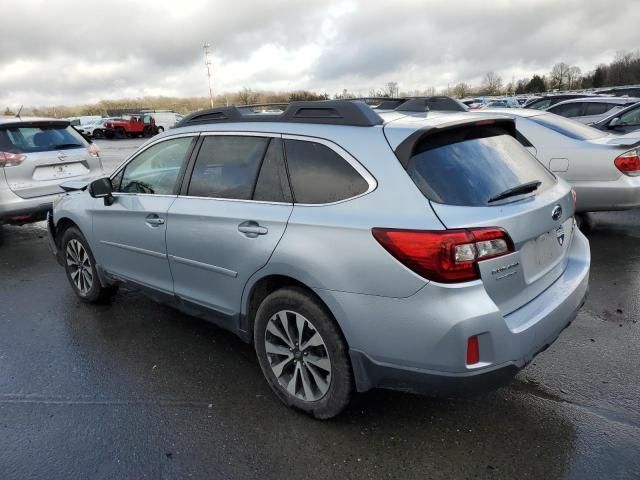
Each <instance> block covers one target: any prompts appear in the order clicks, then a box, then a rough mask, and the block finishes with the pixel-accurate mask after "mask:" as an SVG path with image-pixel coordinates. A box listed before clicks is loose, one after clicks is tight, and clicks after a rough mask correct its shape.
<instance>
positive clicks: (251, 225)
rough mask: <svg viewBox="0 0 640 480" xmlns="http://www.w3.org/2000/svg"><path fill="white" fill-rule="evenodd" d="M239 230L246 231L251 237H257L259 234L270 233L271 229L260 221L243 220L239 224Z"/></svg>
mask: <svg viewBox="0 0 640 480" xmlns="http://www.w3.org/2000/svg"><path fill="white" fill-rule="evenodd" d="M238 231H239V232H241V233H244V234H245V235H246V236H247V237H249V238H256V237H257V236H258V235H266V234H267V233H269V229H268V228H267V227H262V226H260V225H259V224H258V222H254V221H252V220H249V221H246V222H242V223H241V224H240V225H238Z"/></svg>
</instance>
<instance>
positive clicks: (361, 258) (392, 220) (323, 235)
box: [252, 127, 443, 297]
mask: <svg viewBox="0 0 640 480" xmlns="http://www.w3.org/2000/svg"><path fill="white" fill-rule="evenodd" d="M331 140H332V141H333V142H334V143H335V144H337V145H339V146H340V147H342V148H343V149H345V150H346V151H347V152H349V153H350V154H351V156H352V157H354V158H355V159H356V160H358V161H359V162H360V163H361V164H362V165H363V166H364V167H365V168H366V169H367V170H368V171H369V173H370V174H371V175H372V176H373V177H374V178H375V179H376V181H377V187H376V188H375V190H373V191H371V192H370V193H368V194H366V195H363V196H361V197H357V198H355V199H351V200H346V201H342V202H338V203H335V204H328V205H295V206H294V208H293V212H292V214H291V217H290V219H289V224H288V225H287V229H286V231H285V234H284V236H283V238H282V240H281V241H280V243H279V244H278V246H277V247H276V250H275V252H274V254H273V256H272V257H271V259H270V261H269V263H268V264H267V266H266V267H265V268H264V269H262V270H261V271H259V272H258V273H257V274H256V275H255V276H254V278H253V279H252V280H253V281H256V280H257V279H259V278H262V277H263V276H265V275H268V274H276V273H277V274H280V275H287V276H290V277H293V278H295V279H297V280H299V281H301V282H303V283H304V284H306V285H307V286H309V287H312V288H322V289H327V290H337V291H344V292H353V293H363V294H369V295H380V296H388V297H407V296H410V295H412V294H414V293H415V292H416V291H418V290H419V289H420V288H422V287H423V286H424V285H425V284H426V283H427V281H426V280H425V279H423V278H422V277H420V276H418V275H416V274H414V273H413V272H411V271H410V270H409V269H407V268H406V267H404V266H403V265H402V264H400V263H399V262H398V261H397V260H395V259H394V258H393V257H392V256H391V255H390V254H389V253H387V251H386V250H384V249H383V248H382V246H380V244H378V242H377V241H376V240H375V239H374V238H373V235H372V234H371V229H372V228H373V227H387V228H409V229H424V230H434V229H436V230H440V229H442V228H443V226H442V224H441V223H440V221H439V220H438V218H437V217H436V216H435V214H434V213H433V210H432V209H431V206H430V205H429V202H428V201H427V199H426V198H425V197H424V196H422V194H421V193H420V192H419V191H418V189H417V188H416V187H415V185H414V184H413V182H412V181H411V179H410V178H409V176H408V175H407V174H406V172H405V170H404V169H403V168H402V166H401V165H400V162H399V161H398V160H397V158H396V157H395V154H394V153H393V151H392V150H391V148H390V147H389V145H388V144H387V141H386V139H385V137H384V135H383V133H382V128H378V127H373V128H355V127H354V128H352V129H350V128H343V129H340V131H335V132H333V135H332V138H331Z"/></svg>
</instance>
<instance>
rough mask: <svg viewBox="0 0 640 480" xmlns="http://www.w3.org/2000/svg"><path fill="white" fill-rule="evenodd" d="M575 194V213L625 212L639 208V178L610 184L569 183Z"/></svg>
mask: <svg viewBox="0 0 640 480" xmlns="http://www.w3.org/2000/svg"><path fill="white" fill-rule="evenodd" d="M571 185H572V186H573V188H574V189H575V190H576V193H577V204H576V211H578V212H595V211H607V210H627V209H629V208H635V207H638V206H640V177H628V176H627V175H621V176H620V178H618V179H617V180H614V181H611V182H571Z"/></svg>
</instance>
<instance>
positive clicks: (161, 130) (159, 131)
mask: <svg viewBox="0 0 640 480" xmlns="http://www.w3.org/2000/svg"><path fill="white" fill-rule="evenodd" d="M156 131H157V132H158V133H162V132H164V127H158V129H157V130H156Z"/></svg>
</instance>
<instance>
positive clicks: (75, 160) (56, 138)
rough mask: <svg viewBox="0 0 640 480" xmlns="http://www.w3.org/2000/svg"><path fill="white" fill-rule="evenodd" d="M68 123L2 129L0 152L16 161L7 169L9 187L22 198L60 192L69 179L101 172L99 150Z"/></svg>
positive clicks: (35, 122)
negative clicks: (62, 185) (62, 184)
mask: <svg viewBox="0 0 640 480" xmlns="http://www.w3.org/2000/svg"><path fill="white" fill-rule="evenodd" d="M88 147H89V144H88V143H87V142H86V140H84V138H82V136H81V135H80V134H79V133H78V132H76V131H75V130H74V129H73V128H71V127H70V126H69V122H67V121H53V120H51V121H34V122H26V121H20V122H16V123H15V124H5V125H2V126H1V127H0V152H4V155H5V157H7V158H8V157H9V156H11V157H12V158H15V159H16V161H14V162H7V163H5V166H4V172H5V176H6V181H7V183H8V185H9V188H10V189H11V190H12V191H13V192H14V193H15V194H16V195H18V196H20V197H22V198H35V197H41V196H45V195H52V194H55V193H61V192H62V191H63V190H62V189H61V188H60V183H62V182H64V181H65V180H67V179H70V178H78V177H88V176H91V175H96V174H99V173H102V166H101V163H100V160H99V158H98V156H97V153H96V152H97V150H95V151H93V152H90V151H89V149H88Z"/></svg>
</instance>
